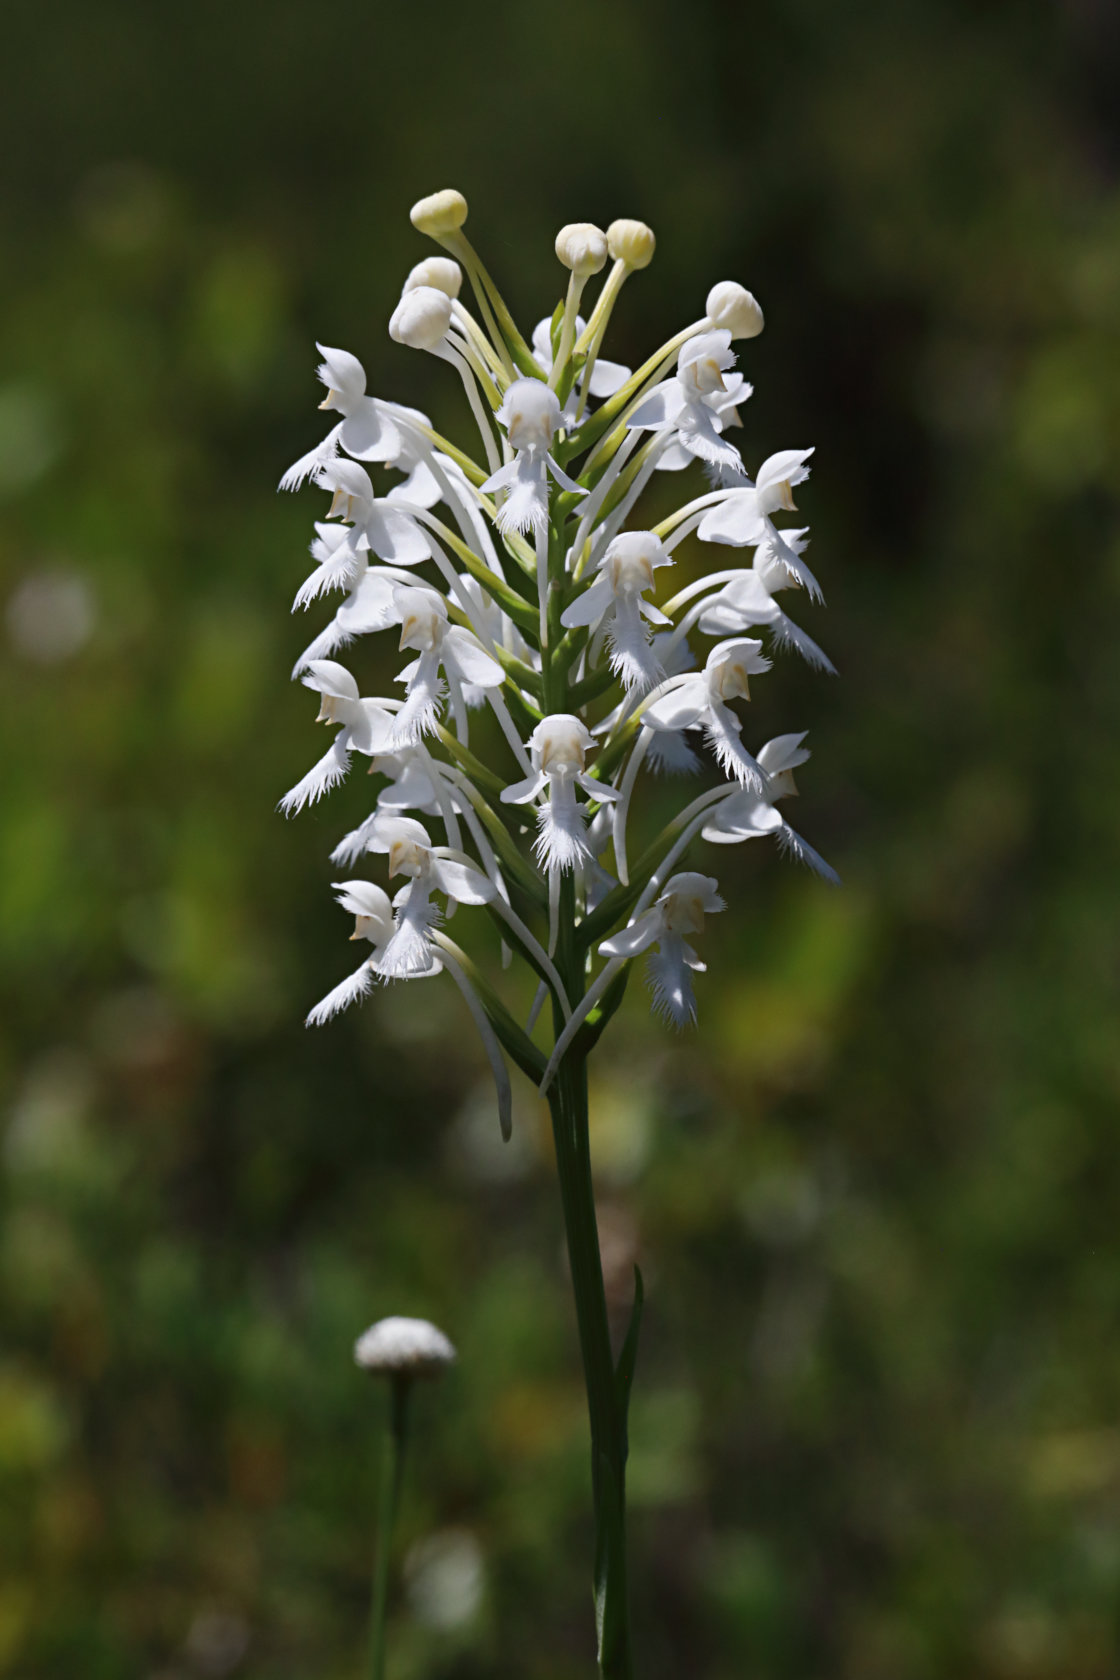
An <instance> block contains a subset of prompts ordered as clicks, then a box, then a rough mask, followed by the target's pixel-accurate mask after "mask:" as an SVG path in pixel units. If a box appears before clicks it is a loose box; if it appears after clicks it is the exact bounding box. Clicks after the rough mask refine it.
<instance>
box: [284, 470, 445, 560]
mask: <svg viewBox="0 0 1120 1680" xmlns="http://www.w3.org/2000/svg"><path fill="white" fill-rule="evenodd" d="M315 482H316V484H318V485H319V486H320V488H321V489H323V490H330V491H332V492H333V495H332V500H331V505H330V508H329V510H328V512H327V518H328V519H342V520H349V521H350V529H349V531H348V532H347V538H346V540H347V542H348V544H349V546H350V548H351V549H352V550H353V551H354V552H355V554H362V553H364V552H365V551H366V550H367V549H372V551H373V553H374V554H376V555H377V558H378V559H379V560H386V561H388V562H389V563H390V565H394V566H418V565H420V564H421V563H422V562H423V561H425V560H429V559H430V558H431V553H432V551H431V548H430V546H429V543H428V539H427V537H426V536H425V535H424V533H423V531H421V529H420V527H419V526H418V525H417V523H416V521H415V519H413V517H412V515H411V514H409V513H407V512H406V511H405V510H404V509H403V508H402V507H400V506H397V505H394V503H392V502H391V501H389V499H388V498H387V497H386V498H385V499H381V498H379V497H377V496H375V495H374V492H373V484H372V482H371V480H370V476H369V474H368V473H367V472H366V469H365V468H364V467H363V466H361V465H359V463H358V462H357V461H346V460H343V459H341V458H340V459H338V460H336V461H328V462H327V463H326V464H325V465H324V466H322V467H320V468H319V471H318V472H317V473H316V474H315ZM345 581H346V582H347V583H349V582H350V581H351V580H350V579H349V578H346V579H345ZM304 587H305V588H306V585H305V586H304Z"/></svg>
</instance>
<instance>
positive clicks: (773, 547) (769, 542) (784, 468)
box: [697, 449, 822, 600]
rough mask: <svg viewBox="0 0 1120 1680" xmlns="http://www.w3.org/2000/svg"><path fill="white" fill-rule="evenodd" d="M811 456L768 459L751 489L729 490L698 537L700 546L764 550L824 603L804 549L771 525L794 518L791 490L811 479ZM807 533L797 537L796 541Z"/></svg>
mask: <svg viewBox="0 0 1120 1680" xmlns="http://www.w3.org/2000/svg"><path fill="white" fill-rule="evenodd" d="M812 453H813V451H812V449H783V450H781V451H779V453H778V454H776V455H770V456H768V457H767V458H766V460H765V461H763V463H762V465H761V467H760V468H759V469H758V477H757V478H756V479H755V481H754V483H753V484H750V483H749V482H748V484H747V485H746V486H745V487H744V488H742V489H738V488H733V489H731V490H728V491H727V493H726V494H725V495H724V496H723V497H722V498H721V500H720V501H719V502H718V503H717V505H716V506H715V507H713V508H711V509H710V510H709V511H708V512H707V513H706V514H705V515H704V517H703V519H701V521H700V525H699V527H698V530H697V535H698V536H699V537H700V539H701V541H702V542H716V543H727V544H728V545H729V546H730V547H731V548H756V547H758V546H759V545H763V546H764V547H765V548H766V550H767V551H768V553H769V555H770V557H771V559H772V560H773V561H774V562H775V563H776V564H778V565H781V566H783V567H784V568H785V570H786V571H787V572H788V574H789V576H790V578H791V579H792V581H793V582H794V583H796V584H800V585H801V587H802V588H803V589H807V590H808V591H809V594H810V595H811V596H812V597H813V599H814V600H820V599H821V598H822V597H821V587H820V584H819V583H818V582H817V580H816V578H815V577H814V576H813V574H812V572H811V571H810V570H809V568H808V566H807V565H806V564H805V562H804V561H803V560H802V558H801V550H800V549H799V548H798V547H797V546H796V545H795V543H793V542H791V541H789V540H788V538H787V534H786V533H785V532H783V531H781V530H779V529H778V527H777V526H776V525H775V524H774V520H773V515H774V514H775V513H778V512H779V511H782V512H786V513H796V511H797V504H796V502H795V501H794V499H793V487H794V485H795V484H802V483H804V481H805V480H806V479H807V478H808V476H809V468H808V467H807V466H806V465H805V463H806V461H807V460H808V459H809V456H810V455H811V454H812ZM803 534H804V533H803V532H796V533H794V535H795V536H801V535H803ZM802 546H804V545H802Z"/></svg>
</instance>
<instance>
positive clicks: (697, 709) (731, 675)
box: [642, 637, 770, 794]
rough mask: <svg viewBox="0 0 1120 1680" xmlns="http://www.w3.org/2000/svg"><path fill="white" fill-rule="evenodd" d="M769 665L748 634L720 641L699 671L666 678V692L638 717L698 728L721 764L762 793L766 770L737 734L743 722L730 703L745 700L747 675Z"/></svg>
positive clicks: (662, 725) (659, 725)
mask: <svg viewBox="0 0 1120 1680" xmlns="http://www.w3.org/2000/svg"><path fill="white" fill-rule="evenodd" d="M769 669H770V661H769V660H768V659H766V658H764V657H763V653H762V643H761V642H759V641H756V640H754V638H753V637H741V638H736V639H734V640H731V641H726V642H719V643H717V645H716V646H715V647H714V648H713V649H712V651H711V653H709V655H708V658H707V662H706V663H705V666H704V669H703V670H702V671H698V672H697V673H696V674H695V675H694V676H693V675H689V676H685V677H671V678H670V679H669V685H666V686H667V692H666V693H664V694H662V695H661V696H659V698H658V699H656V700H654V701H653V703H652V704H651V705H648V706H647V707H646V708H645V710H644V711H643V713H642V722H643V724H645V726H646V728H647V729H655V730H671V731H679V730H682V729H699V728H702V729H703V730H704V733H705V735H706V737H707V741H708V745H709V746H710V747H711V748H712V750H713V752H714V753H715V755H716V758H717V760H718V762H719V767H720V769H721V770H723V771H724V773H725V774H727V775H732V776H734V777H735V778H736V780H737V781H739V782H741V783H742V784H743V786H744V787H749V788H752V789H753V790H754V791H755V792H756V793H759V794H761V793H764V792H765V790H766V776H765V773H764V772H763V770H762V769H761V768H760V766H759V764H758V762H757V760H755V759H754V758H752V757H751V755H750V753H749V752H748V751H747V749H746V747H744V745H743V743H742V741H741V740H740V738H739V737H740V732H741V730H742V727H743V726H742V723H741V722H740V720H739V718H737V717H736V715H735V713H734V712H733V711H732V710H731V705H730V702H731V701H732V700H736V699H740V698H741V699H744V700H749V699H750V679H751V677H753V676H757V675H758V674H759V673H761V672H763V671H768V670H769ZM670 685H671V686H670Z"/></svg>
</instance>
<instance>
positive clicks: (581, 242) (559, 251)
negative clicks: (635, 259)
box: [556, 222, 607, 279]
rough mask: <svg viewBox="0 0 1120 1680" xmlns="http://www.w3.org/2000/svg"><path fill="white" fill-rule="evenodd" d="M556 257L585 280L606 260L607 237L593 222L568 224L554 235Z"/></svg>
mask: <svg viewBox="0 0 1120 1680" xmlns="http://www.w3.org/2000/svg"><path fill="white" fill-rule="evenodd" d="M556 255H557V257H558V258H559V259H560V261H561V262H562V263H563V264H564V267H565V268H570V269H571V270H572V273H573V274H577V275H579V276H580V278H581V279H586V278H587V276H588V275H591V274H598V272H599V270H600V269H601V268H602V266H603V264H604V263H605V262H606V260H607V236H606V234H605V233H604V232H603V231H602V229H601V228H597V227H596V226H595V224H594V222H569V223H568V224H567V226H566V227H562V228H561V229H560V232H559V233H558V234H557V235H556Z"/></svg>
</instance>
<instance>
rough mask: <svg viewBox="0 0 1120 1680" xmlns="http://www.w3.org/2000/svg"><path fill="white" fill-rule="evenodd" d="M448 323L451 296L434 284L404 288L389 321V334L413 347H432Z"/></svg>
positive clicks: (435, 344) (444, 334) (400, 342)
mask: <svg viewBox="0 0 1120 1680" xmlns="http://www.w3.org/2000/svg"><path fill="white" fill-rule="evenodd" d="M450 325H451V299H450V298H449V297H448V295H447V293H446V292H441V291H439V290H438V289H437V288H436V287H435V286H415V287H414V288H413V289H412V291H410V292H406V293H405V294H404V296H403V297H402V298H401V301H400V302H399V303H398V305H397V307H396V308H395V309H394V311H393V314H392V317H391V319H390V321H389V337H390V338H394V339H396V341H397V343H398V344H407V345H410V346H411V348H412V349H413V350H434V349H435V348H436V346H437V344H440V343H442V341H443V339H444V337H445V336H446V333H447V329H448V327H449V326H450Z"/></svg>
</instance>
